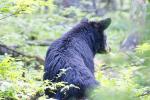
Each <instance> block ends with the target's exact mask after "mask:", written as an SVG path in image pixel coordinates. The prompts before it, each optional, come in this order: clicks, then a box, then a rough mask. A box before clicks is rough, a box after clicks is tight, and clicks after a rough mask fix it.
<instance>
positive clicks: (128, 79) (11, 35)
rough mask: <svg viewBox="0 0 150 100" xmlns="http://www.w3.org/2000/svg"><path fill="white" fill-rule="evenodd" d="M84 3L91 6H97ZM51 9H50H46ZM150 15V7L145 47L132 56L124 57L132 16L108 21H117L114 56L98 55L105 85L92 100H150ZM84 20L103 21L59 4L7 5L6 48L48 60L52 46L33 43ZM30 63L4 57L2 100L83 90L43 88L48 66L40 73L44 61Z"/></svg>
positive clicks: (116, 15) (1, 33)
mask: <svg viewBox="0 0 150 100" xmlns="http://www.w3.org/2000/svg"><path fill="white" fill-rule="evenodd" d="M82 1H83V2H84V3H85V4H89V3H90V2H91V1H85V0H82ZM127 2H129V1H127ZM47 6H48V7H49V9H46V7H47ZM125 6H126V5H125ZM125 6H124V7H125ZM127 6H128V5H127ZM149 12H150V7H149V4H148V5H147V11H146V20H145V22H146V23H145V26H144V27H142V28H143V29H142V30H141V33H143V34H144V35H143V40H142V42H141V44H140V45H139V46H138V47H137V49H136V50H135V52H126V53H124V52H120V51H119V46H120V42H121V41H122V40H123V39H124V38H125V37H126V36H127V35H128V34H129V31H132V29H131V22H130V18H129V13H128V12H120V11H117V12H109V13H108V14H107V15H106V16H104V17H108V16H109V17H111V18H112V24H111V26H110V27H109V29H108V30H107V36H108V40H109V41H108V42H109V44H110V47H111V49H112V52H111V53H109V54H108V55H97V56H96V60H97V62H96V65H98V66H96V73H95V75H96V78H97V80H98V81H99V82H100V83H101V86H100V87H98V88H96V89H95V90H93V91H90V95H89V98H90V100H150V95H148V94H147V95H144V96H140V95H142V94H143V93H145V91H148V90H150V88H149V87H150V74H149V72H150V67H149V66H150V41H149V40H150V35H149V34H148V33H149V32H150V29H149V26H150V25H149V18H150V16H149V15H150V13H149ZM8 16H9V17H8ZM83 17H87V18H89V19H90V20H99V19H102V18H103V17H99V16H95V14H93V13H88V12H83V11H82V9H79V8H76V7H70V8H65V9H64V8H63V9H60V8H59V7H57V6H56V5H55V4H54V3H53V0H48V1H45V0H1V1H0V19H1V20H0V27H1V28H0V37H1V40H0V43H2V44H6V45H8V46H14V45H17V46H19V48H17V49H16V50H18V51H21V52H24V53H26V54H30V55H38V56H40V57H43V58H44V56H45V52H46V50H47V47H41V46H30V45H28V44H27V41H29V40H30V41H34V40H36V41H42V40H54V39H57V38H59V37H60V36H61V35H62V34H63V33H64V32H66V31H67V30H69V29H70V28H71V27H72V26H73V25H74V23H77V22H79V21H80V20H81V19H82V18H83ZM29 61H31V59H27V58H23V57H21V59H20V58H12V57H10V56H8V55H6V56H4V55H2V56H0V99H5V100H9V99H10V100H33V98H34V97H35V96H36V95H37V94H38V95H40V97H39V98H38V99H39V100H45V98H46V96H45V95H44V89H45V88H49V89H50V92H53V93H54V92H55V90H57V89H58V88H60V87H61V88H62V91H63V92H64V93H65V91H67V90H68V89H69V88H70V87H74V88H78V87H77V86H74V85H73V84H70V85H68V84H67V83H65V82H58V83H53V82H51V81H45V82H44V83H43V81H42V76H43V65H40V68H39V69H35V68H36V67H37V63H38V64H39V62H37V61H31V62H29ZM61 71H62V73H59V74H58V78H59V77H60V76H61V75H63V74H65V69H62V70H61Z"/></svg>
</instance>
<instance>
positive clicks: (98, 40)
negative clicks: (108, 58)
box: [82, 18, 111, 53]
mask: <svg viewBox="0 0 150 100" xmlns="http://www.w3.org/2000/svg"><path fill="white" fill-rule="evenodd" d="M82 22H86V23H88V24H89V25H90V26H91V27H92V29H93V30H94V32H93V33H92V34H93V35H94V40H95V48H94V49H95V52H96V53H107V52H108V51H110V48H109V46H108V44H107V37H106V34H105V30H106V29H107V28H108V26H109V25H110V23H111V19H110V18H106V19H103V20H100V21H88V19H83V20H82Z"/></svg>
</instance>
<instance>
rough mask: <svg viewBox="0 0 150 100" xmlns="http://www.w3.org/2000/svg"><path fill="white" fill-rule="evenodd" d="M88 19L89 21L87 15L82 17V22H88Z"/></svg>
mask: <svg viewBox="0 0 150 100" xmlns="http://www.w3.org/2000/svg"><path fill="white" fill-rule="evenodd" d="M88 21H89V20H88V19H87V18H85V17H84V18H82V19H81V22H83V23H86V22H88Z"/></svg>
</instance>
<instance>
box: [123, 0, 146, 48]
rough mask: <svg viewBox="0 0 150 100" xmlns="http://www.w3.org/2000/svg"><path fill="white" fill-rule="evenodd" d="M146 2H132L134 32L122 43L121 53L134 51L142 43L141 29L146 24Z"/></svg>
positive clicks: (131, 14) (141, 0)
mask: <svg viewBox="0 0 150 100" xmlns="http://www.w3.org/2000/svg"><path fill="white" fill-rule="evenodd" d="M145 12H146V9H145V0H132V4H131V13H130V19H131V22H132V32H131V33H130V34H129V36H128V37H127V38H126V39H125V40H124V41H123V42H122V44H121V46H120V49H121V51H133V50H134V49H135V48H136V46H137V45H138V44H139V42H140V37H141V35H142V33H140V30H141V27H142V26H144V23H145Z"/></svg>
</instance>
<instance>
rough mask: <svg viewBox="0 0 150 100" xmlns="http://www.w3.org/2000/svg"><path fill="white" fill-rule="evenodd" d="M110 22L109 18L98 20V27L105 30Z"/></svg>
mask: <svg viewBox="0 0 150 100" xmlns="http://www.w3.org/2000/svg"><path fill="white" fill-rule="evenodd" d="M110 24H111V18H106V19H104V20H101V21H100V22H99V27H100V28H101V29H103V30H105V29H106V28H107V27H108V26H109V25H110Z"/></svg>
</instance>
